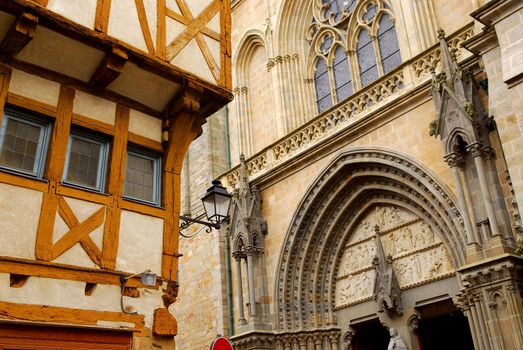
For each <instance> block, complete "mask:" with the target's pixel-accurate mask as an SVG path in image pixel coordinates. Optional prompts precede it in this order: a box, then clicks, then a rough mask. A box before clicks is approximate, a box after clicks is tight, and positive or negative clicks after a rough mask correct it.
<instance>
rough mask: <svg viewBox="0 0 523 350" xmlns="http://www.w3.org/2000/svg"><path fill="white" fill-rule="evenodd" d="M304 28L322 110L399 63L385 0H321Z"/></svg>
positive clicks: (391, 16) (319, 108)
mask: <svg viewBox="0 0 523 350" xmlns="http://www.w3.org/2000/svg"><path fill="white" fill-rule="evenodd" d="M313 15H314V18H313V21H312V24H311V26H310V27H309V30H308V32H307V39H308V40H309V42H310V54H309V57H310V60H311V61H310V63H309V69H310V71H311V73H310V74H311V75H312V76H313V77H314V84H315V90H316V104H317V106H318V111H319V112H320V113H322V112H324V111H325V110H327V109H328V108H330V107H331V106H333V105H335V104H337V103H339V102H341V101H343V100H344V99H345V98H347V97H348V96H350V95H352V94H353V92H356V91H357V90H359V89H361V88H363V87H365V86H367V85H369V84H371V83H372V82H374V81H376V80H377V79H379V78H380V77H381V76H383V75H385V74H387V73H389V72H391V71H392V70H394V69H395V68H396V67H398V66H399V65H400V64H401V54H400V50H399V43H398V39H397V35H396V28H395V25H394V22H395V17H394V14H393V13H392V10H391V6H390V4H389V2H388V1H386V0H322V1H321V2H318V3H317V5H315V8H314V11H313Z"/></svg>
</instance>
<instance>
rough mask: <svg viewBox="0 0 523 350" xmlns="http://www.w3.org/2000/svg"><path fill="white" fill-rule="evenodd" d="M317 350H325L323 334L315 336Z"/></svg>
mask: <svg viewBox="0 0 523 350" xmlns="http://www.w3.org/2000/svg"><path fill="white" fill-rule="evenodd" d="M314 346H315V348H316V349H315V350H323V336H322V335H321V334H315V335H314Z"/></svg>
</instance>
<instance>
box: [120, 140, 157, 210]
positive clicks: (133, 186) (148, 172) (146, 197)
mask: <svg viewBox="0 0 523 350" xmlns="http://www.w3.org/2000/svg"><path fill="white" fill-rule="evenodd" d="M160 167H161V156H160V155H158V154H155V153H153V152H150V151H147V150H144V149H141V148H136V147H132V146H131V147H129V149H128V151H127V160H126V165H125V183H124V197H126V198H128V199H132V200H137V201H141V202H145V203H148V204H153V205H157V206H159V205H160V201H161V192H160V191H161V170H160Z"/></svg>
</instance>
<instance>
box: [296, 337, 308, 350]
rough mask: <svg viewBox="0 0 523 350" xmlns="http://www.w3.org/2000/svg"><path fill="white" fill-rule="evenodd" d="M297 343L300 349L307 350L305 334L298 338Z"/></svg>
mask: <svg viewBox="0 0 523 350" xmlns="http://www.w3.org/2000/svg"><path fill="white" fill-rule="evenodd" d="M298 344H299V345H300V350H307V338H306V337H305V336H301V337H300V338H299V340H298Z"/></svg>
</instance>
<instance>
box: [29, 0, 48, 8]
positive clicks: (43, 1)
mask: <svg viewBox="0 0 523 350" xmlns="http://www.w3.org/2000/svg"><path fill="white" fill-rule="evenodd" d="M33 1H34V2H36V3H37V4H38V5H40V6H43V7H46V6H47V3H49V0H33Z"/></svg>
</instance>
